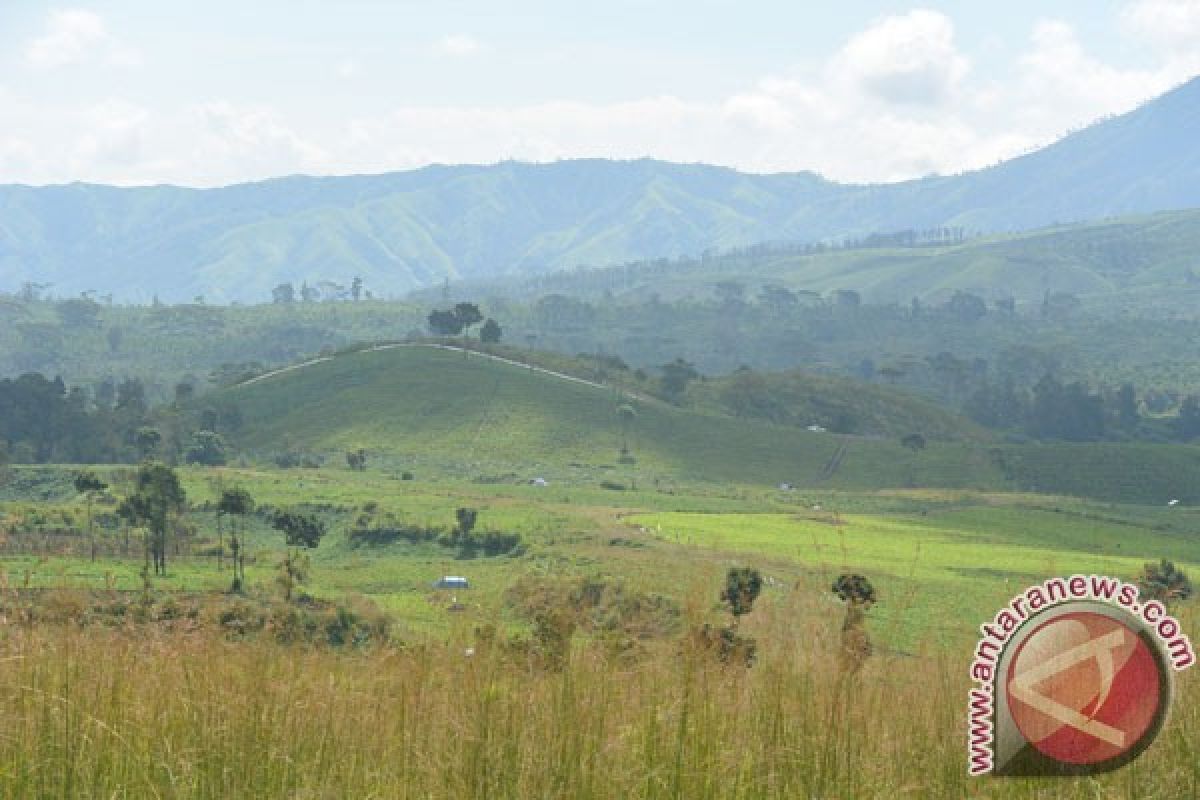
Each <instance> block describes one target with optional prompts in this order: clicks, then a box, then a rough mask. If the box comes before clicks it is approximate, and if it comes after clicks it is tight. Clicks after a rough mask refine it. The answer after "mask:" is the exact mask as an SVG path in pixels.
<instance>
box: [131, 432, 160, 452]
mask: <svg viewBox="0 0 1200 800" xmlns="http://www.w3.org/2000/svg"><path fill="white" fill-rule="evenodd" d="M134 444H135V445H136V446H137V449H138V455H139V456H141V457H142V458H143V459H145V458H150V457H151V456H152V455H154V452H155V451H156V450H158V446H159V445H160V444H162V433H161V432H160V431H159V430H158V428H150V427H142V428H138V430H137V433H136V434H135V435H134Z"/></svg>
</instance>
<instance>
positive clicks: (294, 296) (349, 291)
mask: <svg viewBox="0 0 1200 800" xmlns="http://www.w3.org/2000/svg"><path fill="white" fill-rule="evenodd" d="M373 298H374V295H373V294H371V292H370V290H368V289H365V288H363V280H362V278H360V277H358V276H357V275H355V276H354V279H353V280H352V281H350V285H349V286H345V285H343V284H340V283H337V282H336V281H318V282H317V284H316V285H315V286H309V285H308V281H305V282H304V283H302V284H300V288H299V289H297V288H296V286H295V284H292V283H281V284H279V285H278V286H276V287H275V288H274V289H272V290H271V302H272V303H275V304H276V305H291V304H292V303H295V302H297V301H299V302H301V303H320V302H339V301H342V302H344V301H346V300H351V301H353V302H355V303H357V302H358V301H359V300H371V299H373Z"/></svg>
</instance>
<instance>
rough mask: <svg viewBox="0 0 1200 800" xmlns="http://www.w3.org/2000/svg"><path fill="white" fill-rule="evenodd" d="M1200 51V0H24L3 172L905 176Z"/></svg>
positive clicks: (972, 152) (1123, 91) (1043, 136)
mask: <svg viewBox="0 0 1200 800" xmlns="http://www.w3.org/2000/svg"><path fill="white" fill-rule="evenodd" d="M1001 8H1002V10H1001ZM1197 72H1200V0H1120V1H1117V0H1111V1H1106V0H1097V1H1094V2H1027V1H1026V0H1013V1H1010V2H1006V3H1004V4H997V3H959V4H946V3H941V4H938V3H927V4H919V5H913V4H905V3H892V2H843V3H838V4H831V3H797V2H781V3H774V2H755V0H739V1H737V2H734V1H733V0H691V2H651V1H650V0H609V2H605V3H591V2H589V3H571V2H562V1H561V0H560V1H559V2H541V1H536V0H516V2H505V3H496V2H456V1H455V0H447V1H446V2H437V3H417V2H404V1H400V2H382V0H375V1H374V2H367V1H366V0H347V1H344V2H316V0H292V2H283V1H282V0H255V2H253V3H246V2H244V0H242V2H229V1H228V0H208V1H207V2H205V3H203V4H195V3H182V2H166V1H162V2H144V1H143V2H133V0H110V1H108V2H105V1H103V0H97V1H96V2H91V3H82V4H78V5H47V4H44V3H34V2H25V0H5V2H3V3H2V4H0V182H5V183H7V182H25V183H39V184H40V183H58V182H68V181H73V180H88V181H99V182H111V183H119V184H146V183H157V182H171V183H181V184H186V185H196V186H211V185H220V184H226V183H231V182H236V181H242V180H254V179H261V178H265V177H271V176H275V175H281V174H292V173H298V172H304V173H311V174H344V173H354V172H382V171H387V170H393V169H407V168H412V167H416V166H421V165H423V164H427V163H432V162H442V163H450V162H492V161H497V160H501V159H505V158H519V159H524V160H532V161H547V160H553V159H557V158H568V157H579V156H606V157H617V158H635V157H641V156H653V157H657V158H664V159H670V160H676V161H705V162H710V163H717V164H724V165H728V166H733V167H738V168H741V169H746V170H751V171H757V172H773V171H792V170H812V171H816V172H820V173H821V174H824V175H826V176H827V177H830V178H833V179H836V180H844V181H888V180H898V179H903V178H907V177H914V176H919V175H923V174H928V173H932V172H942V173H948V172H955V171H959V170H963V169H972V168H977V167H981V166H986V165H987V164H990V163H994V162H995V161H997V160H999V159H1002V158H1007V157H1011V156H1013V155H1017V154H1019V153H1021V152H1024V151H1026V150H1028V149H1030V148H1033V147H1036V146H1039V145H1041V144H1045V143H1047V142H1049V141H1053V140H1054V139H1055V138H1057V137H1059V136H1061V135H1062V134H1063V133H1065V132H1066V131H1068V130H1070V129H1073V128H1076V127H1079V126H1081V125H1084V124H1087V123H1088V122H1090V121H1092V120H1094V119H1096V118H1098V117H1100V116H1104V115H1107V114H1112V113H1119V112H1122V111H1125V110H1128V109H1130V108H1132V107H1134V106H1135V105H1136V104H1137V103H1139V102H1142V101H1144V100H1145V99H1147V98H1149V97H1152V96H1154V95H1155V94H1158V93H1160V92H1162V91H1164V90H1166V89H1168V88H1170V87H1171V86H1173V85H1176V84H1178V83H1179V82H1181V81H1182V80H1185V79H1187V78H1189V77H1191V76H1192V75H1194V74H1196V73H1197Z"/></svg>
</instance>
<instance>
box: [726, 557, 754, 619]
mask: <svg viewBox="0 0 1200 800" xmlns="http://www.w3.org/2000/svg"><path fill="white" fill-rule="evenodd" d="M762 586H763V580H762V574H761V573H760V572H759V571H758V570H756V569H754V568H752V567H730V569H729V572H728V574H726V576H725V588H724V589H723V590H721V602H722V603H724V604H725V605H726V606H728V608H729V613H730V614H732V615H733V617H734V619H735V620H736V619H737V618H738V617H741V616H743V615H745V614H749V613H750V612H751V611H753V610H754V601H755V600H757V599H758V595H759V593H760V592H761V591H762Z"/></svg>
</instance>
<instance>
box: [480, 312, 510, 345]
mask: <svg viewBox="0 0 1200 800" xmlns="http://www.w3.org/2000/svg"><path fill="white" fill-rule="evenodd" d="M503 335H504V329H503V328H501V327H500V323H498V322H496V320H494V319H492V318H491V317H488V319H487V322H484V323H483V327H482V328H480V329H479V341H481V342H486V343H488V344H495V343H496V342H498V341H500V337H501V336H503Z"/></svg>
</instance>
